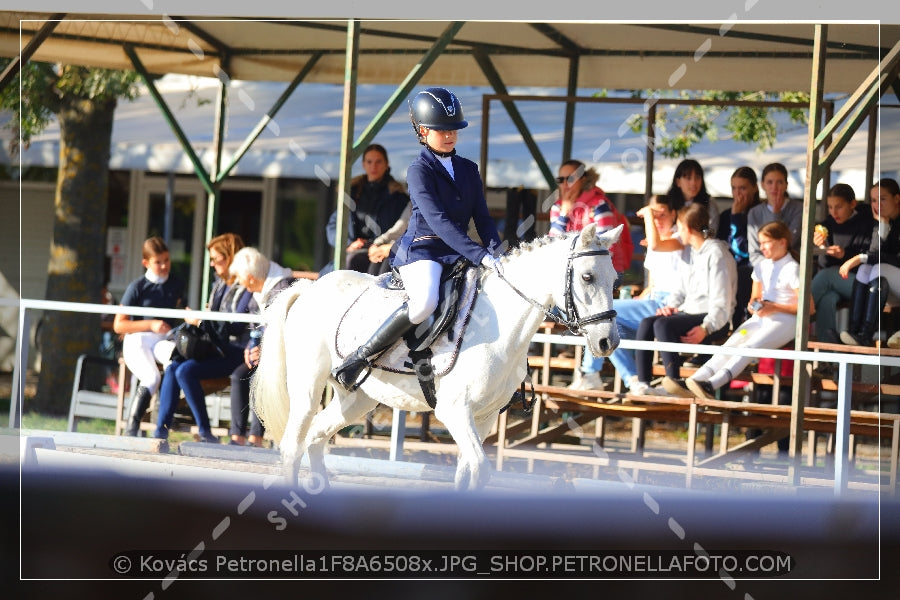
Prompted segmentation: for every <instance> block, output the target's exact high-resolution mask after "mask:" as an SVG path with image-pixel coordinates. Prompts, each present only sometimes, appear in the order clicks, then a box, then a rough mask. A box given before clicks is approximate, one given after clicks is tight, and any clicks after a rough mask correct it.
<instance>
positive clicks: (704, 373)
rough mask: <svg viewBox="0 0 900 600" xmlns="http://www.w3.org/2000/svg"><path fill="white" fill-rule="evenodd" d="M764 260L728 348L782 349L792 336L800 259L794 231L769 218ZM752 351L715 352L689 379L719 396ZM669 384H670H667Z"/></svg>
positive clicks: (700, 392) (762, 239)
mask: <svg viewBox="0 0 900 600" xmlns="http://www.w3.org/2000/svg"><path fill="white" fill-rule="evenodd" d="M759 248H760V252H762V254H763V257H764V258H763V260H762V261H760V262H759V263H757V264H756V265H755V266H754V267H753V276H752V277H753V289H752V292H751V294H750V303H749V305H748V307H747V310H748V312H749V313H750V314H751V317H750V318H749V319H747V320H746V321H745V322H743V323H741V324H740V325H739V326H738V327H737V328H736V329H735V331H734V333H732V335H731V337H729V338H728V340H727V341H726V342H725V344H724V345H725V346H727V347H729V348H780V347H781V346H784V345H785V344H787V343H788V342H789V341H791V340H792V339H794V333H795V331H796V326H797V298H798V296H797V294H798V290H799V289H800V264H799V263H798V262H797V258H796V257H795V256H793V255H792V254H791V252H790V249H791V230H790V229H788V227H787V225H785V224H784V223H781V222H780V221H771V222H769V223H766V224H765V225H763V226H762V227H761V228H760V230H759ZM751 360H753V359H752V358H751V357H748V356H729V355H726V354H717V355H715V356H713V357H712V358H711V359H709V360H708V361H707V362H706V363H705V364H704V365H703V366H702V367H700V368H699V369H698V370H697V372H696V373H694V374H693V375H692V376H690V377H688V379H687V380H686V381H685V384H686V385H687V388H688V389H689V390H690V391H691V392H693V393H694V394H696V395H697V396H698V397H700V398H715V395H716V390H718V389H719V388H721V387H722V386H724V385H725V384H727V383H728V382H730V381H731V380H732V379H734V377H735V376H736V375H737V374H739V373H740V372H741V371H743V370H744V367H746V366H747V365H748V364H749V363H750V361H751ZM667 389H668V388H667Z"/></svg>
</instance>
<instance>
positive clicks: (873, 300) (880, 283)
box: [841, 277, 890, 346]
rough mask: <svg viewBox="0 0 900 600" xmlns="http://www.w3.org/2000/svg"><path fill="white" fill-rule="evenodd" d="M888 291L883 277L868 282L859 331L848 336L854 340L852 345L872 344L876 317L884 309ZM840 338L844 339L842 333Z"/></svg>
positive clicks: (876, 326) (876, 323) (875, 329)
mask: <svg viewBox="0 0 900 600" xmlns="http://www.w3.org/2000/svg"><path fill="white" fill-rule="evenodd" d="M889 291H890V286H889V285H888V281H887V279H885V278H884V277H879V278H878V279H876V280H875V281H872V282H870V283H869V284H868V294H869V297H868V298H867V299H866V307H865V309H866V310H865V313H864V315H863V322H862V324H861V325H860V328H859V331H857V332H856V333H852V334H850V335H849V336H848V337H849V338H850V339H852V340H854V345H857V346H872V345H873V344H874V339H873V338H874V336H875V332H876V331H877V330H878V318H879V317H880V316H881V311H883V310H884V305H885V304H886V303H887V297H888V292H889ZM845 333H846V332H845ZM841 339H842V340H844V339H845V337H844V334H843V333H842V334H841Z"/></svg>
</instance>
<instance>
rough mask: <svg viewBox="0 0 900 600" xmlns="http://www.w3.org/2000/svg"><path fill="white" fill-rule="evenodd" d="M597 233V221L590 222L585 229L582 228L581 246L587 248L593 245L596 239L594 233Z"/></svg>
mask: <svg viewBox="0 0 900 600" xmlns="http://www.w3.org/2000/svg"><path fill="white" fill-rule="evenodd" d="M596 233H597V224H596V223H588V224H587V225H585V227H584V229H582V230H581V240H580V242H581V247H582V248H587V247H588V246H590V245H591V242H592V241H594V235H595V234H596Z"/></svg>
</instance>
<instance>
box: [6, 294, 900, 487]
mask: <svg viewBox="0 0 900 600" xmlns="http://www.w3.org/2000/svg"><path fill="white" fill-rule="evenodd" d="M2 305H6V306H10V305H12V306H16V305H17V306H18V307H19V327H18V338H17V340H16V363H15V367H14V369H13V380H12V392H11V396H10V408H9V410H10V414H9V423H10V427H19V425H20V420H21V414H22V408H23V406H22V404H23V399H24V395H23V385H22V382H23V378H24V373H25V370H26V365H27V364H28V351H29V343H28V340H29V332H30V315H29V311H33V310H56V311H68V312H82V313H93V314H113V313H118V314H127V315H132V316H154V317H157V318H160V317H165V318H176V319H183V318H185V317H186V316H190V317H194V318H200V319H210V320H219V321H232V322H234V321H240V322H246V323H261V322H263V321H264V319H263V318H262V316H260V315H250V314H246V313H242V314H237V313H223V312H213V311H205V310H179V309H158V308H143V307H128V306H119V305H110V304H83V303H76V302H58V301H49V300H29V299H22V300H18V301H16V302H14V303H11V302H9V301H8V300H7V299H2ZM533 340H534V341H535V342H539V343H544V342H550V343H553V344H568V345H584V344H585V340H584V338H583V337H581V336H572V335H558V334H546V333H536V334H535V336H534V338H533ZM620 345H621V346H622V347H623V348H629V349H632V350H662V351H670V352H694V353H697V354H703V355H708V354H728V355H739V356H750V357H754V358H773V359H779V358H780V359H783V360H799V361H807V362H811V361H818V362H831V363H836V364H837V367H838V369H837V372H838V376H837V379H836V384H837V396H838V397H837V414H838V418H837V424H836V436H835V437H836V442H835V483H834V486H835V493H836V494H839V493H841V492H842V491H843V490H845V489H846V487H847V476H848V475H847V474H848V471H849V458H848V456H849V436H850V406H851V391H852V384H853V381H852V373H851V367H852V366H853V365H873V366H878V367H900V357H886V356H872V355H859V354H841V353H836V352H811V351H794V350H771V349H757V348H728V347H725V346H713V345H702V344H676V343H665V342H643V341H635V340H621V342H620ZM404 422H405V411H395V414H394V427H393V428H392V433H391V437H392V440H391V458H392V459H396V458H398V457H400V456H402V447H403V431H404Z"/></svg>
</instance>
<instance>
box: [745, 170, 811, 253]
mask: <svg viewBox="0 0 900 600" xmlns="http://www.w3.org/2000/svg"><path fill="white" fill-rule="evenodd" d="M762 187H763V190H765V192H766V200H765V202H763V203H762V204H759V205H757V206H754V207H753V208H751V209H750V210H749V212H747V249H748V250H749V252H750V262H751V263H753V264H754V265H755V264H756V263H758V262H759V261H761V260H762V259H763V255H762V252H760V250H759V228H760V227H762V226H763V225H765V224H766V223H768V222H769V221H781V222H782V223H784V224H786V225H787V226H788V229H790V230H791V239H793V240H794V241H793V246H792V247H793V249H794V250H797V251H798V252H799V251H800V228H801V227H802V225H803V203H802V202H798V201H796V200H793V199H791V197H790V196H788V194H787V188H788V171H787V167H785V166H784V165H783V164H781V163H769V164H767V165H766V166H765V167H763V171H762Z"/></svg>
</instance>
